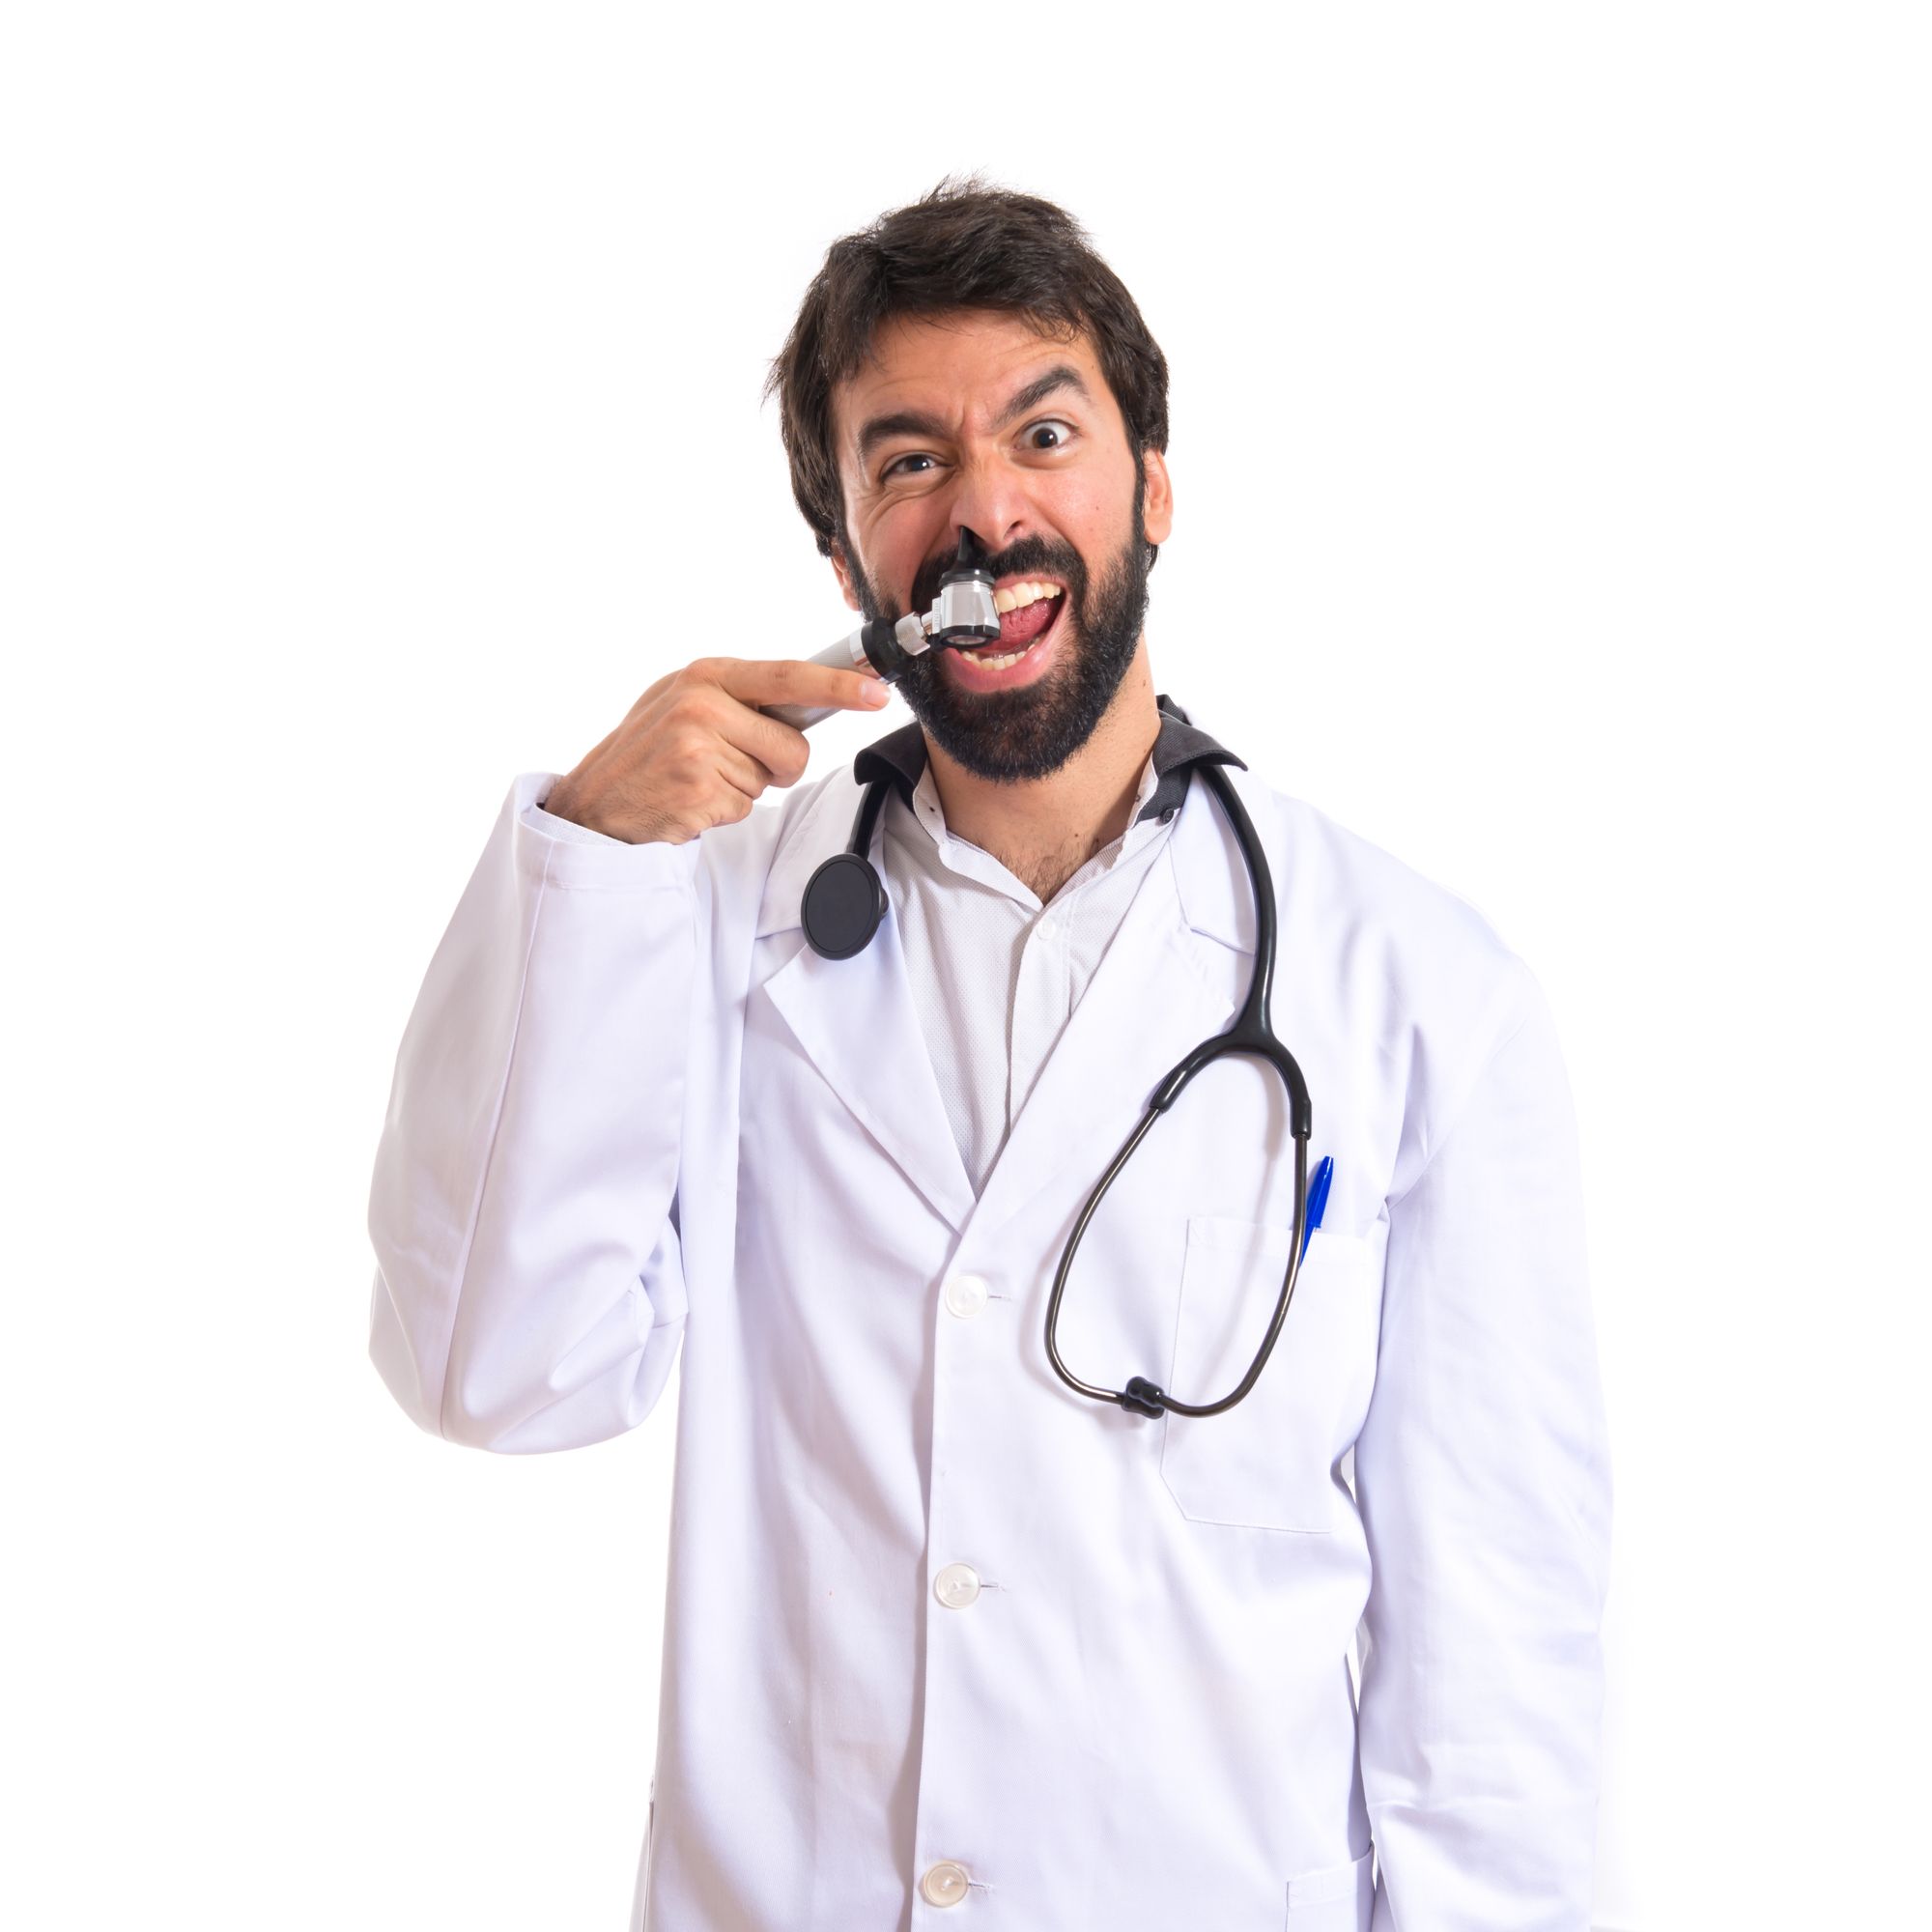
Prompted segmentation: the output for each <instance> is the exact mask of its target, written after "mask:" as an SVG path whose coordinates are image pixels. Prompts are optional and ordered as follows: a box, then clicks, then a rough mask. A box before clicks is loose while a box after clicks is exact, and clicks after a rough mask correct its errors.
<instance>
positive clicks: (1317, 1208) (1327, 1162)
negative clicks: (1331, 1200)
mask: <svg viewBox="0 0 1932 1932" xmlns="http://www.w3.org/2000/svg"><path fill="white" fill-rule="evenodd" d="M1334 1178H1335V1156H1334V1155H1333V1154H1327V1153H1324V1154H1323V1155H1322V1156H1321V1159H1320V1160H1319V1161H1317V1162H1316V1164H1315V1179H1313V1180H1311V1181H1310V1182H1309V1183H1308V1224H1307V1226H1306V1227H1304V1228H1303V1229H1302V1231H1301V1257H1302V1259H1303V1260H1304V1261H1306V1260H1307V1259H1308V1237H1309V1236H1310V1235H1312V1234H1314V1232H1315V1231H1316V1229H1317V1228H1319V1227H1321V1210H1322V1208H1325V1207H1327V1205H1328V1183H1329V1182H1330V1181H1331V1180H1333V1179H1334Z"/></svg>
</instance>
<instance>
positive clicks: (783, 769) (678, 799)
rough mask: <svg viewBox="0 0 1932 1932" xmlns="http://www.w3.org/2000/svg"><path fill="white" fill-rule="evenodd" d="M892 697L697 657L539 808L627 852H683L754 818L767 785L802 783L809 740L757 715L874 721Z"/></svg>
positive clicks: (833, 680)
mask: <svg viewBox="0 0 1932 1932" xmlns="http://www.w3.org/2000/svg"><path fill="white" fill-rule="evenodd" d="M868 694H870V695H868ZM889 696H891V693H890V691H889V689H888V688H887V686H886V684H885V683H884V682H883V681H882V680H881V679H880V678H878V677H877V676H875V675H874V674H873V673H872V672H870V671H868V670H837V669H834V668H832V667H831V666H830V665H816V664H807V663H804V662H802V661H800V660H797V659H790V658H780V659H777V660H766V659H752V658H699V659H697V660H696V662H695V663H693V664H689V665H686V666H685V668H683V669H682V670H674V671H671V672H669V673H668V675H666V676H664V677H661V678H659V679H658V681H657V682H656V683H655V684H654V685H652V686H651V687H650V689H649V690H648V691H646V692H645V693H644V695H643V696H641V697H640V698H639V699H638V701H637V703H635V704H634V705H632V707H631V709H630V712H629V714H628V715H627V716H626V718H625V719H624V722H623V723H622V724H621V725H618V726H617V728H616V729H615V730H614V731H612V732H611V734H610V736H609V737H607V738H606V739H605V740H604V741H603V742H602V743H601V744H599V745H598V746H596V747H595V748H594V749H593V750H591V751H590V752H588V753H585V754H584V756H583V757H582V758H581V759H580V760H579V761H578V763H577V766H576V768H575V769H574V770H573V771H571V772H569V773H568V774H567V775H566V776H564V777H563V778H560V779H558V780H557V781H556V783H555V784H554V785H553V786H552V787H551V790H550V796H549V797H548V798H546V799H545V800H544V802H543V808H544V810H546V811H550V812H554V813H555V814H556V816H557V817H559V818H568V819H570V820H572V821H573V822H574V823H576V824H578V825H582V826H584V827H586V828H587V829H588V830H590V831H592V832H602V833H605V834H607V835H608V836H609V837H611V838H622V839H624V840H625V841H626V842H628V843H630V844H632V845H644V844H667V845H682V844H683V843H684V842H685V841H686V840H687V839H691V838H696V837H697V835H698V834H699V833H700V832H707V831H709V830H710V829H711V827H712V826H714V825H725V824H734V823H736V822H737V821H738V820H739V819H741V818H744V817H746V816H748V815H749V813H750V812H751V810H752V807H753V804H754V803H755V802H756V800H757V797H758V794H759V793H760V792H762V791H763V790H764V788H765V787H766V786H767V785H769V784H778V785H791V784H796V783H797V782H798V781H799V780H800V779H801V778H803V777H804V776H805V767H806V762H807V760H808V758H809V757H810V746H808V745H807V743H806V741H805V733H804V732H803V731H798V730H794V729H793V728H792V726H791V725H785V724H782V723H781V722H780V721H779V720H778V719H776V718H768V717H766V716H765V714H764V713H763V712H761V711H759V710H757V709H756V708H755V707H756V706H758V705H760V704H804V705H811V706H814V707H816V706H821V705H836V706H838V707H840V708H841V709H845V710H851V711H876V710H877V709H878V708H879V706H880V705H881V704H882V703H883V702H884V701H885V700H886V698H887V697H889Z"/></svg>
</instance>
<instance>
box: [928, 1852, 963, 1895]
mask: <svg viewBox="0 0 1932 1932" xmlns="http://www.w3.org/2000/svg"><path fill="white" fill-rule="evenodd" d="M967 1884H968V1880H967V1877H966V1867H965V1866H964V1865H958V1864H954V1863H953V1862H952V1860H951V1859H941V1860H940V1861H939V1862H938V1863H937V1864H936V1865H928V1866H927V1867H926V1868H925V1876H924V1877H923V1879H921V1880H920V1882H919V1889H920V1890H921V1892H923V1894H924V1897H925V1902H926V1903H927V1904H928V1905H957V1904H958V1903H959V1901H960V1900H961V1899H962V1898H964V1897H965V1896H966V1887H967Z"/></svg>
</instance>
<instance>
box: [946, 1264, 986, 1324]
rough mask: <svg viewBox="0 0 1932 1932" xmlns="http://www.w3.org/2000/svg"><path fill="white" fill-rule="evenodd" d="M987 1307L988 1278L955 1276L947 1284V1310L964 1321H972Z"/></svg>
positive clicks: (976, 1275)
mask: <svg viewBox="0 0 1932 1932" xmlns="http://www.w3.org/2000/svg"><path fill="white" fill-rule="evenodd" d="M985 1305H986V1277H985V1276H984V1275H980V1274H955V1275H953V1276H952V1277H951V1278H950V1279H949V1280H948V1282H947V1284H946V1309H947V1313H948V1314H950V1315H957V1316H958V1317H959V1318H960V1319H961V1320H962V1321H966V1320H970V1319H971V1318H972V1317H973V1316H975V1315H977V1314H979V1312H980V1310H981V1309H982V1308H984V1307H985Z"/></svg>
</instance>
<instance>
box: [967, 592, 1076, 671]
mask: <svg viewBox="0 0 1932 1932" xmlns="http://www.w3.org/2000/svg"><path fill="white" fill-rule="evenodd" d="M1064 602H1065V595H1064V593H1063V591H1062V588H1061V586H1060V585H1059V584H1058V583H1045V582H1020V583H1011V584H1008V585H1006V586H1005V587H1004V588H1002V589H999V590H996V591H994V593H993V608H994V609H995V610H996V611H999V613H1000V640H999V642H998V643H996V644H976V645H974V646H973V648H972V649H971V650H962V651H960V652H959V653H958V655H959V656H960V657H962V658H966V659H969V660H970V661H971V662H972V663H973V664H975V665H978V666H980V668H982V669H985V670H1006V669H1007V668H1009V667H1010V666H1013V665H1016V664H1018V663H1019V662H1020V660H1021V659H1022V658H1024V657H1025V656H1026V655H1027V653H1028V652H1029V651H1031V650H1032V649H1033V648H1034V647H1035V645H1037V644H1038V643H1039V642H1040V641H1041V639H1044V638H1045V637H1046V635H1047V633H1048V632H1049V631H1051V630H1052V629H1053V627H1054V624H1055V622H1056V620H1057V619H1058V618H1059V615H1060V607H1061V605H1062V604H1063V603H1064Z"/></svg>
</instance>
